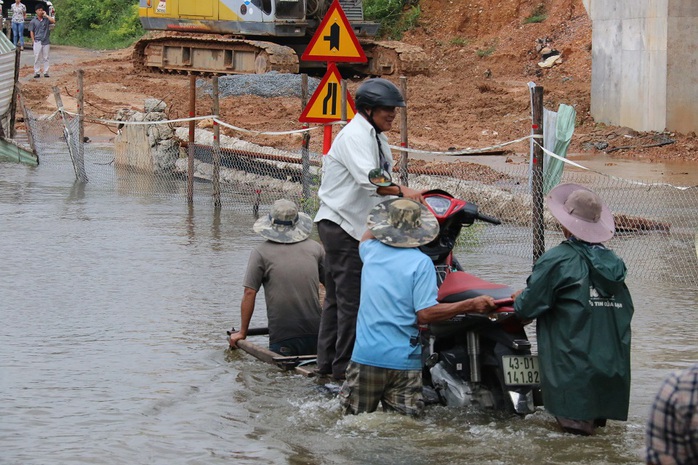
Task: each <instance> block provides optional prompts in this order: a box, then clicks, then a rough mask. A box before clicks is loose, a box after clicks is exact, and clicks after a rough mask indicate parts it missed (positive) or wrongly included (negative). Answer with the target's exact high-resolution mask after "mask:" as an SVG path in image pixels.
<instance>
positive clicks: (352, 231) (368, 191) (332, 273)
mask: <svg viewBox="0 0 698 465" xmlns="http://www.w3.org/2000/svg"><path fill="white" fill-rule="evenodd" d="M355 102H356V107H357V114H356V116H355V117H354V118H353V119H352V120H351V122H349V124H347V125H346V126H345V127H344V129H342V130H341V131H340V132H339V134H338V135H337V137H336V139H335V140H334V142H333V144H332V148H331V149H330V151H329V153H328V154H327V156H325V157H324V159H323V166H322V184H321V185H320V190H319V191H318V196H319V197H320V208H319V210H318V212H317V215H316V216H315V222H316V223H317V226H318V232H319V234H320V240H321V241H322V244H323V246H324V248H325V289H326V295H325V303H324V306H323V311H322V317H321V320H320V334H319V336H318V353H317V364H318V368H317V371H318V374H319V375H321V376H332V377H333V378H334V379H336V380H343V379H344V378H345V373H344V372H345V370H346V367H347V364H348V363H349V360H350V359H351V353H352V349H353V346H354V339H355V334H356V315H357V313H358V310H359V294H360V290H361V266H362V263H361V258H360V257H359V240H360V239H361V236H362V235H363V234H364V232H365V231H366V218H367V217H368V214H369V212H370V211H371V209H372V208H373V207H375V206H376V205H377V204H378V203H380V202H381V200H382V196H385V195H393V196H399V197H406V198H410V199H413V200H416V201H418V202H423V200H424V199H423V198H422V196H421V193H420V192H419V191H416V190H414V189H410V188H408V187H404V186H400V185H397V184H393V185H391V186H386V187H378V188H376V186H374V185H373V184H371V183H370V182H369V180H368V173H369V171H371V170H373V169H376V168H382V169H384V170H386V171H387V172H391V171H392V168H393V157H392V154H391V153H390V147H389V145H388V139H387V137H386V136H385V134H383V133H384V132H385V131H389V130H390V129H391V128H392V125H393V121H394V119H395V116H396V108H397V107H404V106H405V100H404V99H403V97H402V94H401V93H400V90H399V89H398V88H397V87H396V86H395V85H394V84H393V83H391V82H390V81H388V80H386V79H381V78H376V79H368V80H367V81H365V82H364V83H363V84H361V86H359V89H358V90H357V91H356V98H355Z"/></svg>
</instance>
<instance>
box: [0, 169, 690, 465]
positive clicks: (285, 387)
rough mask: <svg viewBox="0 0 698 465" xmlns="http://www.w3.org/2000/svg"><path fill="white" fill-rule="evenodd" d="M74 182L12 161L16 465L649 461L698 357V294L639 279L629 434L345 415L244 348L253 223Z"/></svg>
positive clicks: (10, 405) (453, 417) (9, 264)
mask: <svg viewBox="0 0 698 465" xmlns="http://www.w3.org/2000/svg"><path fill="white" fill-rule="evenodd" d="M59 168H60V167H59ZM64 168H65V167H62V168H61V169H58V168H57V167H56V166H55V165H54V166H52V165H51V164H42V165H40V166H39V167H36V168H31V167H26V166H23V165H18V164H0V257H1V260H2V270H3V273H2V278H1V280H2V281H1V284H0V315H1V318H2V331H0V364H1V366H0V418H1V420H0V463H2V464H17V465H20V464H21V465H33V464H41V465H45V464H46V463H51V464H109V465H118V464H128V465H133V464H150V465H157V464H167V465H172V464H219V463H220V464H230V463H236V464H269V463H273V464H406V465H410V464H426V463H452V464H514V463H516V464H541V463H547V464H578V463H583V464H609V463H614V464H639V463H642V462H643V460H642V454H643V448H644V428H645V421H646V417H647V412H648V409H649V406H650V404H651V402H652V397H653V396H654V394H655V393H656V391H657V389H658V387H659V384H660V382H661V380H662V379H663V378H664V377H665V375H666V374H668V373H669V372H670V371H672V370H674V369H677V368H682V367H686V366H688V365H689V364H690V363H692V362H695V361H697V360H698V347H697V346H696V344H695V335H696V334H698V324H697V323H696V319H695V317H693V316H692V315H693V313H694V312H695V308H696V304H697V303H698V291H697V290H696V289H695V286H694V288H693V289H689V290H687V289H685V288H684V286H671V285H667V284H666V283H662V285H661V286H660V285H658V284H655V283H654V282H650V281H647V282H643V281H634V282H631V283H629V284H630V287H631V291H632V292H633V296H634V299H635V303H636V314H635V318H634V320H633V331H634V340H633V361H632V363H633V384H632V393H631V405H630V418H629V420H628V421H627V422H609V426H608V427H606V428H605V429H603V430H601V431H600V433H599V434H598V435H596V436H594V437H589V438H580V437H575V436H571V435H565V434H561V433H560V432H559V431H558V430H557V428H556V425H555V421H554V420H553V418H552V417H551V416H549V415H548V414H547V413H546V412H545V411H543V410H540V411H538V412H536V413H535V414H533V415H529V416H527V417H526V418H502V417H498V416H495V415H492V414H489V413H481V412H476V411H471V410H456V409H447V408H444V407H431V408H429V409H428V411H427V413H426V415H425V417H424V418H422V419H417V420H415V419H410V418H406V417H402V416H399V415H395V414H384V413H374V414H367V415H359V416H352V417H343V416H342V415H341V413H340V410H339V407H338V403H337V401H336V399H335V398H334V397H333V396H332V395H331V394H329V393H327V392H325V391H323V390H322V389H320V388H319V387H318V386H316V385H314V384H313V383H312V381H311V380H308V379H306V378H303V377H302V376H299V375H294V374H290V373H285V372H282V371H280V370H278V369H276V368H275V367H272V366H268V365H264V364H262V363H261V362H258V361H256V360H255V359H253V358H252V357H250V356H249V355H247V354H245V353H242V352H239V351H238V352H229V351H227V350H226V346H227V344H226V339H225V338H226V336H225V330H226V329H229V328H230V327H231V326H232V325H233V324H239V302H240V298H241V295H242V293H241V290H242V286H241V285H240V283H241V280H242V274H243V272H244V267H245V264H246V261H247V257H248V254H249V251H250V250H251V249H252V248H253V247H254V246H255V245H256V244H258V243H259V241H260V239H259V238H258V237H255V236H254V234H253V233H252V232H251V226H252V224H253V222H254V218H253V217H252V216H251V215H249V214H243V213H236V212H233V211H228V210H223V211H221V212H215V211H214V209H212V208H211V207H210V199H203V200H201V199H197V201H195V202H194V204H193V205H192V206H191V207H190V206H189V205H187V203H186V202H185V201H184V199H183V197H181V196H169V197H167V196H157V197H156V196H136V195H131V194H127V193H123V192H122V191H118V190H116V189H114V187H113V186H111V185H106V184H100V183H99V182H90V183H88V184H87V185H76V184H74V183H73V180H72V173H71V169H70V168H67V169H64ZM468 266H469V267H470V269H471V270H472V271H473V272H475V273H477V274H480V275H481V276H483V277H485V278H488V279H492V280H498V281H500V282H504V283H506V284H509V285H511V286H512V287H520V286H522V285H523V283H524V281H525V278H526V276H527V270H529V269H530V264H529V263H528V262H527V261H526V260H518V259H515V258H514V259H507V258H505V257H502V256H481V255H478V254H477V252H471V253H470V256H469V257H468ZM258 304H259V306H258V311H257V312H256V314H255V316H254V319H253V324H254V325H255V326H263V325H264V324H265V319H264V312H263V311H262V310H261V309H263V302H258ZM259 342H260V343H261V344H264V343H265V341H264V339H263V338H259Z"/></svg>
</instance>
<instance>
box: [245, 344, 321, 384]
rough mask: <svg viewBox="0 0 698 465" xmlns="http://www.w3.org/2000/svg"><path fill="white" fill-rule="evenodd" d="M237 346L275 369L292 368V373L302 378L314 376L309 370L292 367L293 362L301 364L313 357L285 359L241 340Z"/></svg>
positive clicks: (302, 356)
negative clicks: (275, 367) (274, 366)
mask: <svg viewBox="0 0 698 465" xmlns="http://www.w3.org/2000/svg"><path fill="white" fill-rule="evenodd" d="M237 345H238V347H239V348H240V349H242V350H244V351H245V352H247V353H248V354H250V355H252V356H253V357H255V358H257V359H259V360H261V361H263V362H266V363H269V364H271V365H276V366H277V367H279V368H283V369H284V370H289V369H291V368H293V371H295V372H296V373H298V374H300V375H303V376H308V377H311V376H315V373H314V372H313V370H312V369H310V368H306V367H302V366H297V365H296V366H293V362H294V361H297V362H298V363H301V362H303V361H307V360H313V359H314V358H315V355H297V356H288V357H287V356H283V355H279V354H277V353H276V352H273V351H271V350H269V349H267V348H266V347H262V346H259V345H257V344H255V343H254V342H251V341H248V340H247V339H242V340H240V341H238V342H237Z"/></svg>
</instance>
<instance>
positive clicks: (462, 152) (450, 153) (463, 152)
mask: <svg viewBox="0 0 698 465" xmlns="http://www.w3.org/2000/svg"><path fill="white" fill-rule="evenodd" d="M542 138H543V136H541V135H533V134H532V135H529V136H525V137H521V138H519V139H516V140H512V141H509V142H502V143H501V144H497V145H491V146H489V147H483V148H479V149H465V150H460V151H458V152H454V151H452V150H449V151H448V152H435V151H431V150H419V149H411V148H409V147H400V146H396V145H391V146H390V148H391V149H393V150H399V151H401V152H408V153H419V154H421V155H447V156H452V157H454V156H459V155H470V154H474V153H480V152H487V151H491V150H495V149H499V148H502V147H506V146H507V145H511V144H518V143H519V142H523V141H525V140H528V139H542Z"/></svg>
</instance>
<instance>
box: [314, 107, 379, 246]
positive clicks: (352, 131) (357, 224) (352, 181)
mask: <svg viewBox="0 0 698 465" xmlns="http://www.w3.org/2000/svg"><path fill="white" fill-rule="evenodd" d="M378 138H379V139H380V141H381V147H382V151H383V155H384V157H385V162H384V163H386V164H387V165H388V166H387V169H388V172H391V171H392V168H393V156H392V154H391V153H390V146H389V145H388V138H387V137H386V136H385V135H384V134H383V133H381V134H378ZM378 167H380V155H379V152H378V144H377V142H376V130H375V129H374V127H373V126H371V124H370V123H369V122H368V121H367V120H366V119H365V118H364V117H363V116H362V115H360V114H357V115H355V116H354V118H353V119H352V120H351V121H350V122H349V124H347V125H346V126H345V127H344V128H343V129H342V130H341V131H340V132H339V134H337V137H336V138H335V140H334V142H333V143H332V147H331V148H330V151H329V153H328V154H327V155H326V156H325V157H323V162H322V183H321V184H320V190H319V191H318V196H319V197H320V208H319V210H318V212H317V214H316V215H315V222H316V223H317V222H319V221H320V220H330V221H332V222H334V223H336V224H338V225H339V226H341V228H342V229H344V230H345V231H346V232H347V233H348V234H349V235H351V236H352V237H354V238H355V239H356V240H360V239H361V236H362V235H363V233H364V232H365V231H366V218H367V217H368V214H369V213H370V211H371V209H372V208H373V207H375V206H376V205H378V204H379V203H380V202H381V201H382V200H383V197H382V196H380V195H378V194H377V193H376V186H374V185H373V184H371V183H370V182H369V180H368V173H369V171H371V170H372V169H375V168H378ZM384 168H385V166H384Z"/></svg>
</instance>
